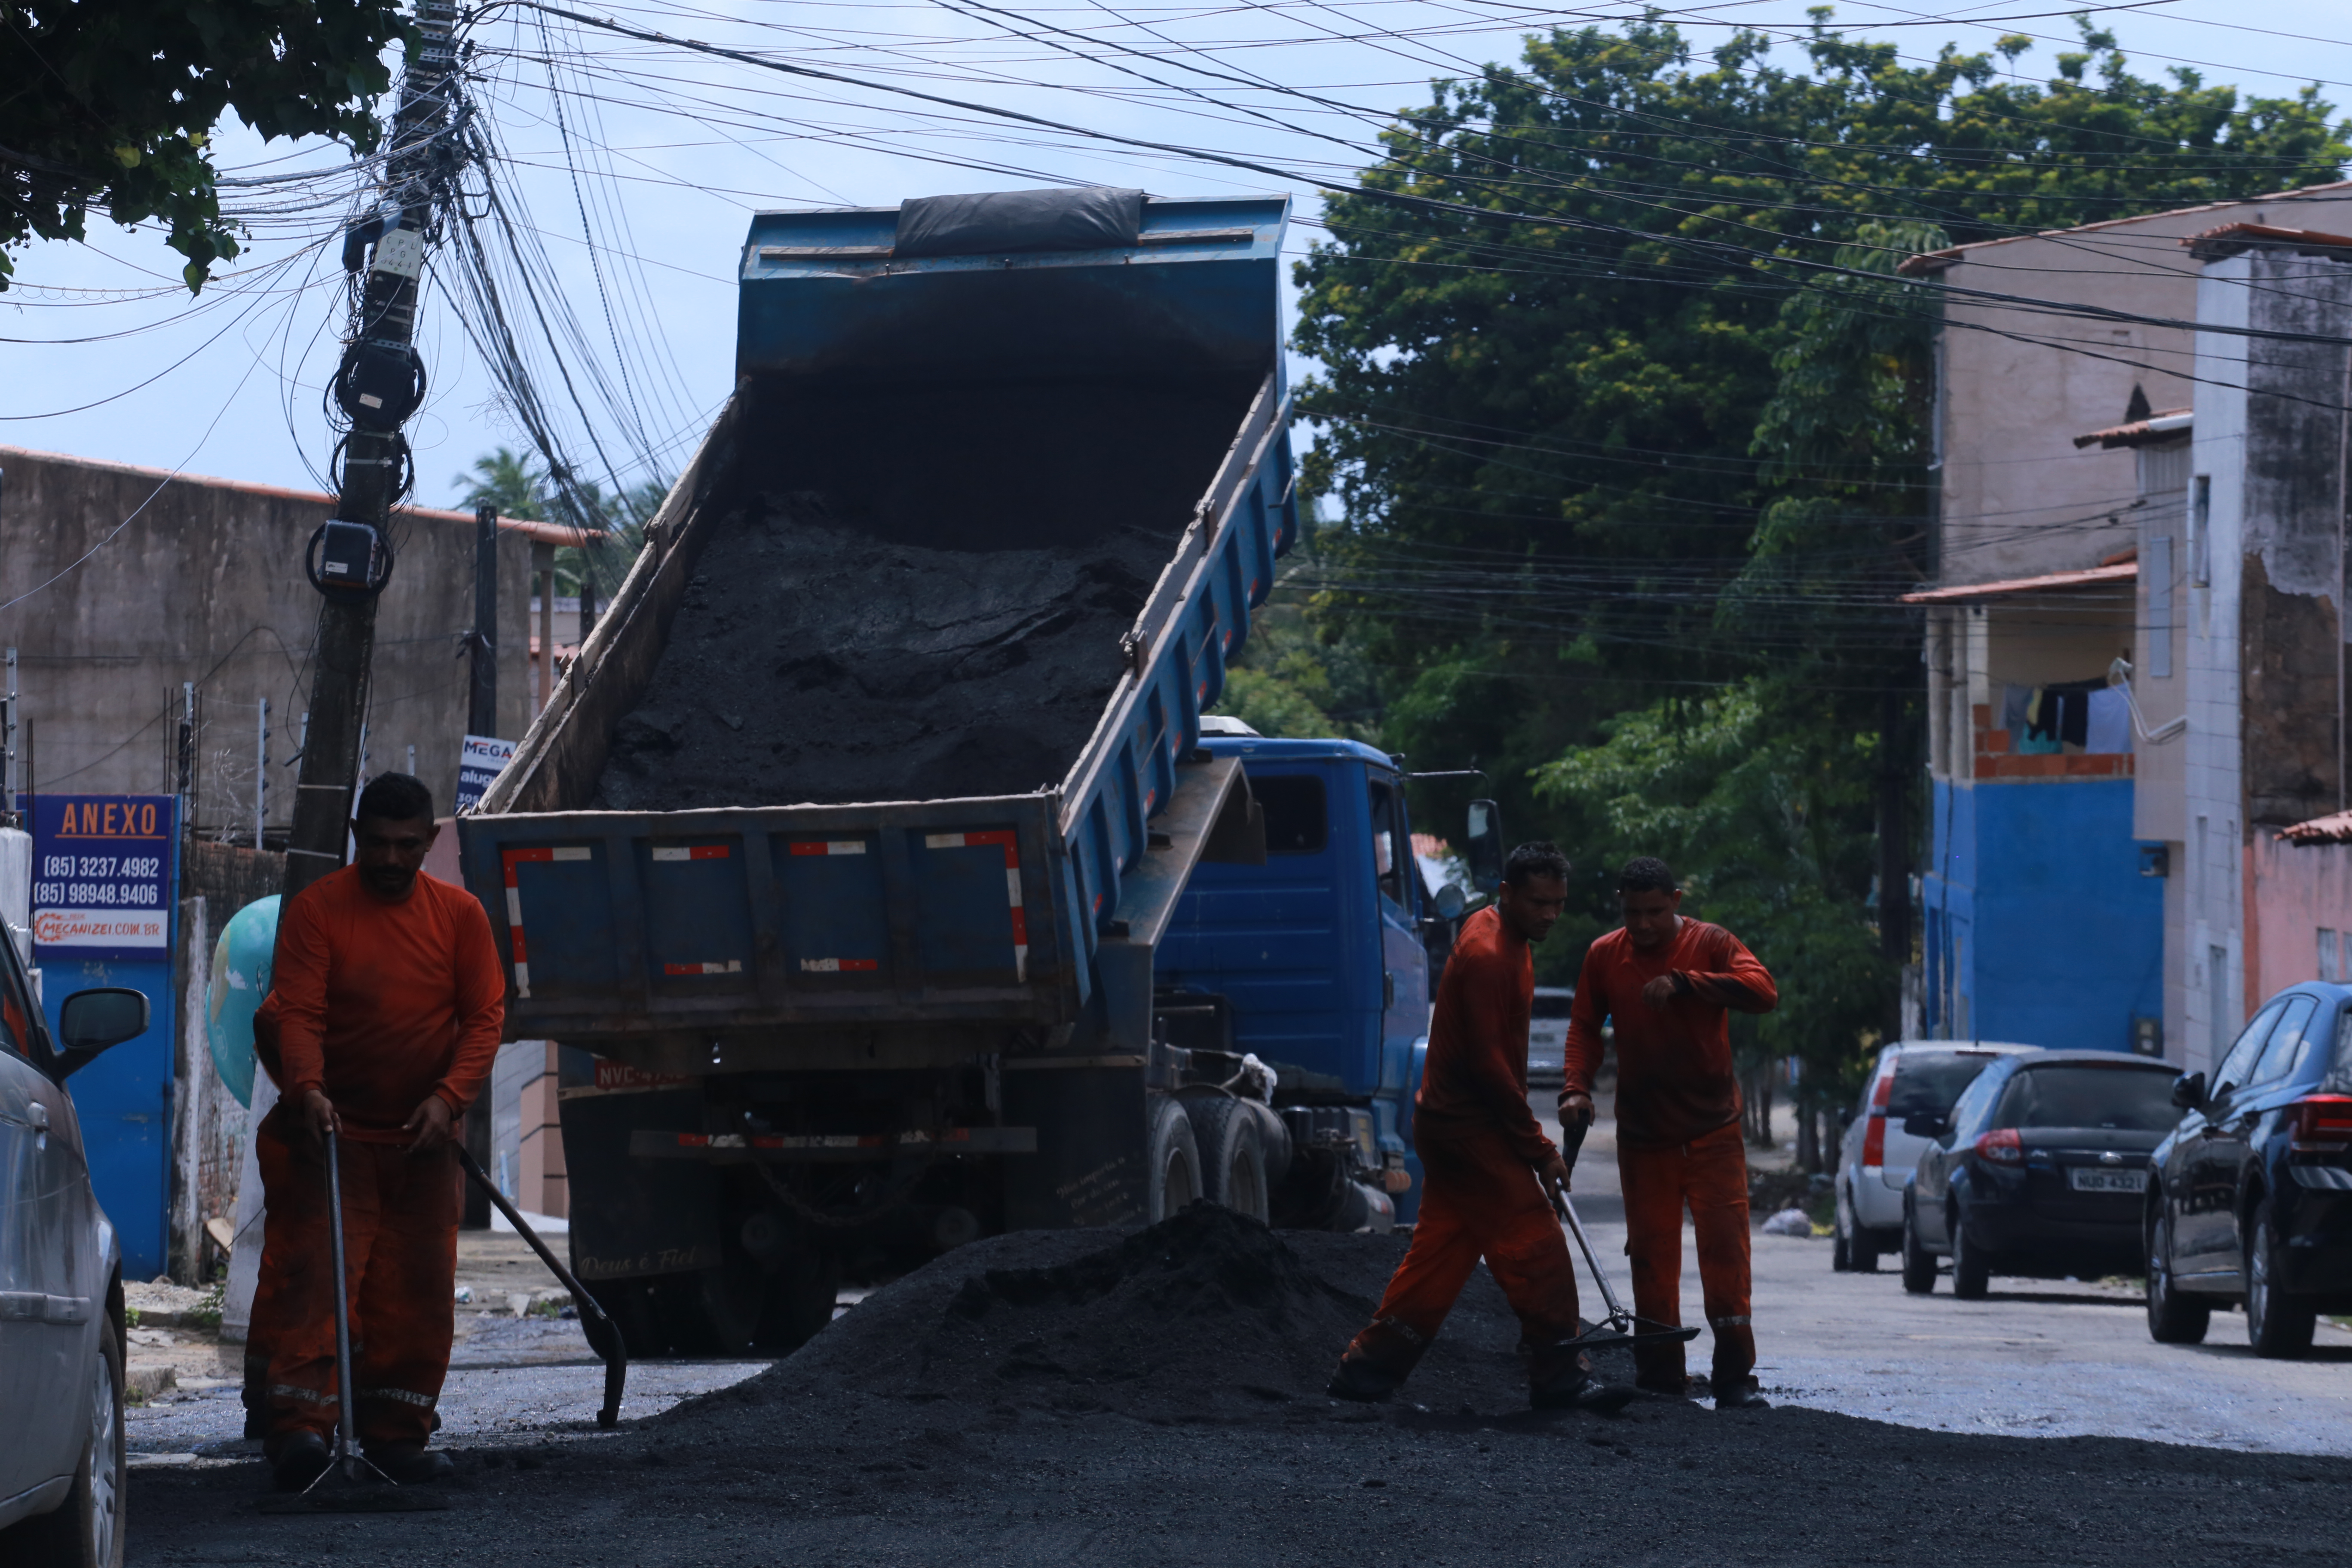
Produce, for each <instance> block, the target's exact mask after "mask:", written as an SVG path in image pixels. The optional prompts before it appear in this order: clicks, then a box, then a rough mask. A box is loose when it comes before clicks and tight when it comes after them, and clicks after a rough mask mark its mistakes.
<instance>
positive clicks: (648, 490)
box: [450, 447, 671, 596]
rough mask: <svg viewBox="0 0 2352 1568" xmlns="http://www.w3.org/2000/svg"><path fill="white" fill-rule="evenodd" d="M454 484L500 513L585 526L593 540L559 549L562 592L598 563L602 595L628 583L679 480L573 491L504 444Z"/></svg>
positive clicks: (579, 483) (583, 483) (579, 482)
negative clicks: (625, 578)
mask: <svg viewBox="0 0 2352 1568" xmlns="http://www.w3.org/2000/svg"><path fill="white" fill-rule="evenodd" d="M450 483H452V484H456V485H462V486H464V487H465V489H464V491H463V493H462V494H461V495H460V496H459V498H458V503H457V504H458V505H460V506H467V507H477V506H494V507H496V508H498V510H499V516H500V517H519V518H525V519H528V520H530V521H534V522H561V523H564V524H567V525H569V526H571V527H572V528H576V529H580V530H582V531H583V533H585V534H586V535H587V536H588V537H589V538H590V540H591V541H592V542H591V543H589V544H588V545H586V546H584V547H582V546H573V545H569V544H561V545H558V546H556V550H555V591H556V592H557V593H558V594H559V595H567V596H568V595H576V594H578V593H579V592H580V585H581V584H582V583H583V581H585V580H586V576H587V574H588V572H589V571H590V570H591V569H592V566H593V572H594V574H595V579H596V585H597V587H598V589H599V590H600V591H601V592H602V593H604V594H605V595H611V594H612V592H613V590H614V589H615V588H617V587H618V586H619V585H620V582H621V577H622V574H625V572H626V571H627V570H628V563H629V562H630V561H632V560H634V559H635V556H636V553H637V552H638V551H639V550H642V549H643V548H645V542H646V523H648V522H650V521H653V515H654V513H655V512H656V511H658V510H661V503H662V501H663V500H664V499H665V498H667V496H668V494H669V488H670V484H671V481H670V480H669V479H664V478H661V477H660V476H658V475H657V476H656V477H655V478H653V479H646V480H643V481H641V482H639V483H637V484H635V485H632V486H630V487H629V488H628V489H625V490H622V491H619V492H618V493H616V494H614V495H606V494H605V493H604V488H603V487H602V486H600V485H598V484H597V483H596V482H595V481H594V480H593V479H574V480H573V481H572V486H571V488H570V489H568V490H567V489H563V488H562V487H560V486H558V485H556V484H554V483H553V482H552V481H551V480H550V479H549V478H548V475H547V470H546V469H544V468H541V467H540V466H539V464H538V463H537V462H535V461H534V460H533V459H532V458H531V457H530V454H528V453H523V452H517V451H516V450H515V449H514V448H513V447H498V448H496V449H495V450H493V451H491V452H488V453H487V454H485V455H484V456H482V457H479V458H475V459H474V466H473V468H471V469H470V470H468V471H467V472H466V473H462V474H459V475H457V477H456V478H455V479H452V480H450ZM592 552H593V557H592Z"/></svg>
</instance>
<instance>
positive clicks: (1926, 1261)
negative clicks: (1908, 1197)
mask: <svg viewBox="0 0 2352 1568" xmlns="http://www.w3.org/2000/svg"><path fill="white" fill-rule="evenodd" d="M1935 1288H1936V1255H1935V1254H1934V1253H1932V1252H1930V1251H1928V1250H1927V1248H1926V1247H1922V1246H1920V1245H1919V1225H1918V1221H1917V1219H1916V1217H1915V1216H1914V1215H1912V1213H1911V1205H1908V1204H1906V1205H1903V1289H1906V1290H1908V1291H1910V1292H1911V1294H1913V1295H1914V1296H1925V1295H1927V1293H1928V1292H1929V1291H1931V1290H1933V1289H1935Z"/></svg>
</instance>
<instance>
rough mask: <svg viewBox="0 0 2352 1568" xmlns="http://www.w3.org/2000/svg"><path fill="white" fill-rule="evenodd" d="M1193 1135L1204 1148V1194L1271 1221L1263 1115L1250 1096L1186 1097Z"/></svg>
mask: <svg viewBox="0 0 2352 1568" xmlns="http://www.w3.org/2000/svg"><path fill="white" fill-rule="evenodd" d="M1184 1113H1185V1114H1186V1115H1187V1116H1189V1117H1191V1118H1192V1139H1193V1142H1194V1144H1195V1145H1196V1146H1197V1147H1198V1148H1199V1150H1200V1153H1201V1165H1200V1169H1201V1174H1202V1177H1203V1178H1204V1180H1203V1182H1202V1187H1203V1189H1204V1190H1203V1191H1202V1196H1203V1197H1205V1198H1207V1199H1208V1200H1209V1201H1210V1202H1211V1203H1213V1204H1223V1205H1224V1206H1225V1207H1227V1208H1229V1209H1231V1210H1233V1211H1234V1213H1235V1214H1243V1215H1249V1217H1250V1218H1252V1219H1254V1220H1256V1221H1257V1222H1258V1223H1259V1224H1261V1225H1263V1224H1265V1222H1266V1218H1267V1215H1268V1212H1269V1206H1268V1204H1267V1189H1268V1183H1267V1181H1266V1174H1265V1173H1266V1158H1265V1145H1264V1143H1263V1142H1262V1141H1261V1139H1260V1136H1259V1128H1258V1119H1257V1117H1256V1116H1255V1115H1254V1114H1253V1113H1252V1107H1251V1105H1250V1103H1249V1102H1248V1101H1246V1100H1235V1099H1234V1098H1232V1097H1231V1096H1230V1095H1217V1096H1215V1097H1213V1098H1212V1097H1210V1096H1206V1095H1203V1096H1202V1097H1201V1098H1199V1099H1196V1100H1186V1101H1184Z"/></svg>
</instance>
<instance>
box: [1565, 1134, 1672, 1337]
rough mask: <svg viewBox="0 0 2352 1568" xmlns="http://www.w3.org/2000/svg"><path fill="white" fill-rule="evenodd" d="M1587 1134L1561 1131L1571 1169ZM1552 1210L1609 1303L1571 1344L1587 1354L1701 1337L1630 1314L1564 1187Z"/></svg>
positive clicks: (1666, 1324) (1573, 1167)
mask: <svg viewBox="0 0 2352 1568" xmlns="http://www.w3.org/2000/svg"><path fill="white" fill-rule="evenodd" d="M1584 1133H1585V1129H1584V1128H1582V1127H1579V1128H1577V1129H1576V1130H1575V1131H1569V1130H1568V1129H1567V1128H1564V1127H1563V1128H1561V1129H1560V1140H1559V1141H1560V1142H1561V1144H1562V1145H1563V1147H1562V1148H1561V1150H1560V1153H1561V1155H1562V1156H1563V1157H1565V1158H1566V1159H1567V1161H1568V1164H1569V1168H1570V1170H1574V1169H1575V1168H1576V1156H1577V1152H1578V1151H1579V1150H1580V1149H1582V1148H1583V1147H1584ZM1552 1207H1554V1208H1556V1209H1558V1210H1559V1217H1560V1218H1562V1219H1564V1220H1566V1221H1567V1222H1568V1232H1569V1234H1570V1236H1573V1237H1576V1245H1577V1247H1578V1248H1579V1250H1580V1251H1581V1252H1583V1254H1584V1263H1585V1267H1586V1268H1590V1269H1591V1270H1592V1278H1593V1279H1594V1280H1595V1281H1596V1282H1597V1283H1598V1284H1599V1285H1600V1287H1601V1300H1603V1301H1606V1302H1607V1303H1608V1304H1609V1315H1608V1316H1607V1317H1606V1318H1604V1319H1602V1320H1601V1321H1600V1322H1598V1323H1595V1324H1593V1325H1592V1327H1591V1328H1590V1329H1587V1330H1586V1331H1584V1332H1582V1333H1580V1334H1579V1335H1577V1336H1576V1338H1574V1339H1573V1340H1570V1342H1569V1343H1570V1344H1572V1345H1575V1346H1577V1347H1578V1348H1580V1349H1581V1350H1588V1351H1592V1350H1614V1349H1616V1348H1618V1347H1619V1346H1621V1345H1663V1344H1677V1343H1680V1344H1687V1343H1689V1342H1691V1341H1693V1340H1695V1339H1696V1338H1698V1331H1697V1330H1696V1329H1695V1328H1691V1329H1682V1328H1676V1327H1675V1325H1674V1324H1672V1323H1660V1322H1654V1321H1651V1320H1650V1319H1648V1318H1637V1317H1635V1316H1634V1315H1633V1313H1631V1312H1629V1311H1627V1310H1625V1306H1624V1303H1623V1302H1622V1301H1620V1300H1617V1292H1616V1291H1615V1290H1614V1289H1612V1288H1611V1286H1610V1283H1609V1276H1608V1275H1607V1274H1606V1273H1605V1272H1603V1271H1602V1269H1601V1259H1600V1258H1597V1257H1595V1256H1593V1251H1592V1243H1591V1241H1589V1240H1587V1239H1586V1238H1585V1235H1584V1226H1583V1225H1582V1223H1581V1222H1580V1221H1579V1220H1578V1219H1577V1217H1576V1205H1573V1204H1571V1203H1570V1202H1569V1201H1568V1193H1567V1190H1566V1189H1565V1187H1563V1188H1562V1190H1561V1191H1560V1192H1559V1194H1557V1195H1555V1196H1554V1197H1553V1199H1552Z"/></svg>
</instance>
